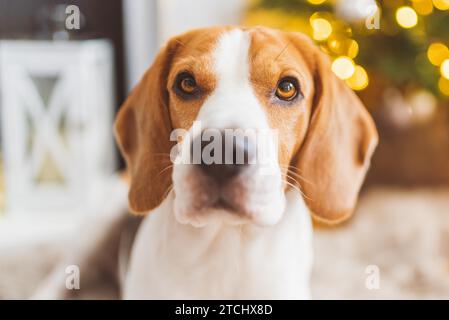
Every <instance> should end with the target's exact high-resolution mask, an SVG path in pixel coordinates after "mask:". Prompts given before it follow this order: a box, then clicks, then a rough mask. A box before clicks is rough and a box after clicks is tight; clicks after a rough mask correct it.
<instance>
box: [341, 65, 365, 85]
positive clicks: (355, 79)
mask: <svg viewBox="0 0 449 320" xmlns="http://www.w3.org/2000/svg"><path fill="white" fill-rule="evenodd" d="M346 83H347V84H348V85H349V86H350V87H351V88H352V89H353V90H363V89H365V88H366V87H367V86H368V84H369V78H368V74H367V73H366V71H365V69H363V67H362V66H358V65H357V66H355V68H354V73H353V74H352V76H351V77H350V78H349V79H347V80H346Z"/></svg>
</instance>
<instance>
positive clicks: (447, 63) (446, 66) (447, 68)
mask: <svg viewBox="0 0 449 320" xmlns="http://www.w3.org/2000/svg"><path fill="white" fill-rule="evenodd" d="M440 72H441V75H442V76H443V77H445V78H446V79H449V59H446V60H444V61H443V63H441V67H440Z"/></svg>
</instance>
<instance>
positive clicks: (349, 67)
mask: <svg viewBox="0 0 449 320" xmlns="http://www.w3.org/2000/svg"><path fill="white" fill-rule="evenodd" d="M332 71H333V72H334V73H335V75H336V76H337V77H339V78H340V79H343V80H346V79H349V78H350V77H351V76H352V75H353V74H354V71H355V65H354V61H352V59H351V58H349V57H346V56H341V57H338V58H337V59H335V60H334V62H332Z"/></svg>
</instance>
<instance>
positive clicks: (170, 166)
mask: <svg viewBox="0 0 449 320" xmlns="http://www.w3.org/2000/svg"><path fill="white" fill-rule="evenodd" d="M173 167H174V165H173V164H171V165H169V166H167V167H165V168H164V169H162V170H161V171H160V172H159V173H158V176H160V175H161V174H162V173H164V172H165V171H167V170H170V169H171V168H173Z"/></svg>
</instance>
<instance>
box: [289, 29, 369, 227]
mask: <svg viewBox="0 0 449 320" xmlns="http://www.w3.org/2000/svg"><path fill="white" fill-rule="evenodd" d="M298 37H299V35H294V36H293V38H294V39H293V40H292V42H293V43H295V45H298V46H301V47H302V49H301V48H299V47H298V49H299V50H300V51H301V52H304V51H306V52H305V55H306V56H308V57H307V59H308V60H309V64H310V65H311V66H310V67H311V70H312V72H313V76H314V88H315V93H314V99H313V105H312V113H311V116H310V120H309V121H310V122H309V128H308V132H307V135H306V137H305V140H304V142H303V144H302V146H301V148H300V149H299V151H298V154H297V155H296V156H295V160H294V163H293V165H294V166H296V167H297V168H298V169H299V170H298V174H300V175H301V176H302V177H304V181H298V183H299V184H300V186H301V189H302V191H303V192H304V194H305V201H306V203H307V205H308V207H309V208H310V210H311V211H312V213H313V215H314V217H315V218H316V219H317V220H319V221H323V222H326V223H337V222H340V221H342V220H344V219H346V218H348V217H349V216H350V215H351V214H352V212H353V210H354V207H355V205H356V201H357V197H358V193H359V190H360V187H361V185H362V183H363V180H364V177H365V174H366V172H367V170H368V167H369V164H370V159H371V156H372V154H373V152H374V149H375V147H376V146H377V142H378V135H377V131H376V127H375V125H374V122H373V120H372V118H371V116H370V115H369V113H368V111H367V110H366V109H365V107H364V106H363V104H362V103H361V101H360V100H359V98H358V97H357V96H356V95H355V93H354V92H353V91H352V90H351V89H350V88H349V87H348V86H347V85H346V84H345V83H344V82H343V81H342V80H340V79H338V78H337V77H336V76H335V75H334V74H333V72H332V71H331V66H330V61H329V58H328V57H327V56H326V55H325V54H324V53H322V52H321V50H319V49H318V47H316V46H315V45H314V44H313V43H312V42H311V41H310V40H309V39H307V40H305V39H303V38H302V37H301V38H298ZM295 39H296V40H295ZM306 181H307V182H306Z"/></svg>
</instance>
